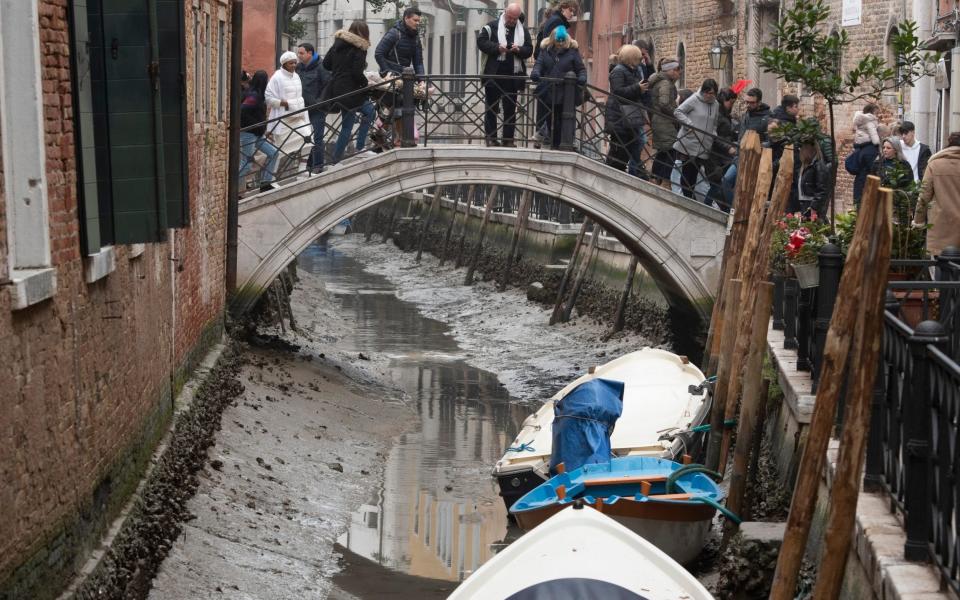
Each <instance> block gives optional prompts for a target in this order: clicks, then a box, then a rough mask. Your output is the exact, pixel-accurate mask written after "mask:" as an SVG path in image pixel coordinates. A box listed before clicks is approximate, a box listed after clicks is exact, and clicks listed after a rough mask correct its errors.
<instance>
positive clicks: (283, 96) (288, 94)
mask: <svg viewBox="0 0 960 600" xmlns="http://www.w3.org/2000/svg"><path fill="white" fill-rule="evenodd" d="M264 96H265V98H266V101H267V108H269V109H270V114H269V116H268V117H267V118H268V119H270V120H273V119H278V118H280V117H283V116H284V115H286V114H287V113H291V112H295V111H298V110H300V109H302V108H304V106H305V105H304V103H303V87H302V86H301V85H300V76H299V75H297V74H296V73H290V72H289V71H286V70H284V69H282V68H281V69H277V70H276V71H275V72H274V74H273V76H272V77H271V78H270V83H268V84H267V91H266V93H265V94H264ZM281 100H286V101H287V108H284V107H282V106H280V101H281ZM267 133H269V134H271V135H272V136H273V144H274V145H275V146H278V147H284V148H286V149H287V150H288V151H289V150H296V149H297V148H300V147H301V146H303V144H304V138H306V139H307V140H308V143H309V140H311V139H312V136H313V128H312V127H311V126H310V116H309V115H308V114H307V112H306V111H304V112H301V113H297V114H295V115H291V116H289V117H287V118H285V119H283V120H281V121H275V122H274V123H272V124H271V125H270V127H269V129H268V130H267Z"/></svg>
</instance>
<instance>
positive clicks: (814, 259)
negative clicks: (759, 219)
mask: <svg viewBox="0 0 960 600" xmlns="http://www.w3.org/2000/svg"><path fill="white" fill-rule="evenodd" d="M829 234H830V223H829V222H827V221H821V220H820V219H818V216H817V214H816V213H815V212H811V213H810V214H809V216H807V215H804V214H802V213H792V214H791V213H788V214H786V215H784V217H783V218H782V219H780V220H778V221H777V228H776V229H775V230H774V233H773V236H772V242H771V244H772V246H773V247H772V248H771V253H770V263H771V264H770V267H771V269H772V270H773V271H774V272H784V271H786V269H787V267H788V266H789V268H790V269H792V271H793V273H794V275H796V277H797V281H798V282H799V283H800V287H802V288H811V287H817V286H818V285H819V284H820V266H819V264H818V260H819V253H820V249H821V248H822V247H823V245H824V244H826V243H827V242H828V241H829V237H828V236H829ZM778 270H779V271H778Z"/></svg>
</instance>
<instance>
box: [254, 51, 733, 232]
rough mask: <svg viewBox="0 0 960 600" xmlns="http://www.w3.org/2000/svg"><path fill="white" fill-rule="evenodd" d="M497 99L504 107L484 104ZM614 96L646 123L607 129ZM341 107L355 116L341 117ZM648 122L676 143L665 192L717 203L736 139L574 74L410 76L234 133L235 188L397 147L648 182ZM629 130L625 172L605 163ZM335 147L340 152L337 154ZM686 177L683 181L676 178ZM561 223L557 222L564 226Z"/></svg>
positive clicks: (650, 162)
mask: <svg viewBox="0 0 960 600" xmlns="http://www.w3.org/2000/svg"><path fill="white" fill-rule="evenodd" d="M504 96H505V97H507V101H506V103H505V102H504V101H502V100H501V101H500V102H499V103H497V104H491V103H490V102H488V100H489V99H491V98H494V97H504ZM611 98H612V102H615V103H617V104H618V106H629V105H634V106H638V107H640V108H642V109H643V114H644V115H645V120H646V123H645V124H644V125H643V126H641V127H631V126H628V125H627V124H626V122H625V117H624V118H622V119H621V120H618V121H617V122H610V121H609V120H608V119H607V106H608V103H609V102H610V101H611ZM344 105H347V106H361V108H360V109H358V110H357V111H343V110H341V108H342V107H343V106H344ZM514 106H515V109H516V110H515V116H513V117H512V118H508V115H506V114H505V113H506V112H507V109H508V108H509V109H511V110H510V112H513V110H512V108H513V107H514ZM718 110H719V108H718ZM311 112H312V113H313V120H314V122H317V120H318V115H320V114H321V113H322V115H323V116H322V117H321V118H322V122H323V123H324V126H323V128H322V132H320V133H318V132H316V131H315V130H314V127H313V125H311V123H310V121H311V119H310V113H311ZM620 112H621V114H624V113H625V111H622V110H621V111H620ZM348 113H354V114H353V115H351V116H350V119H349V121H354V122H356V123H358V124H359V125H362V126H364V127H365V128H366V131H367V133H364V134H363V135H361V136H359V138H358V139H356V141H354V142H353V143H352V144H349V145H347V144H346V143H345V140H351V141H352V138H354V137H357V136H355V132H356V133H359V132H358V131H357V130H359V129H360V127H354V126H352V124H351V123H349V122H348V123H347V124H348V125H351V127H349V128H348V130H347V132H345V133H344V134H343V136H344V137H343V139H340V138H341V132H342V131H343V130H344V117H345V116H347V115H348ZM652 117H655V118H657V119H658V120H659V121H660V122H662V123H667V124H670V125H671V126H672V127H673V130H674V131H676V132H678V133H677V135H676V136H675V137H674V138H672V141H673V142H674V143H675V144H676V150H675V151H673V152H671V153H670V157H669V162H671V163H672V164H669V165H667V166H666V171H667V172H669V174H670V178H671V179H672V180H673V181H672V184H670V183H665V184H664V185H667V186H669V187H670V188H671V189H672V190H673V191H675V192H677V193H680V194H683V195H684V196H686V197H688V198H691V199H694V200H698V201H703V200H704V199H705V198H706V196H707V194H708V192H709V191H710V188H711V186H713V187H714V190H713V192H714V194H713V196H714V197H716V199H717V200H718V204H722V198H721V196H720V195H719V189H720V178H721V177H722V175H723V171H725V169H726V166H727V165H729V164H730V163H731V162H733V160H734V157H733V155H732V154H731V151H730V149H731V148H734V147H735V140H724V139H720V138H718V137H717V136H716V135H715V134H714V133H712V132H708V131H703V130H700V129H697V128H695V127H688V126H685V125H683V126H682V124H681V122H680V121H679V120H678V119H677V117H676V116H675V114H674V113H661V112H658V111H655V110H654V109H653V108H652V107H650V106H648V105H644V104H641V103H639V102H634V101H631V100H627V99H625V98H621V97H619V96H616V95H612V94H611V93H610V92H609V91H607V90H601V89H599V88H596V87H594V86H590V85H578V84H577V82H576V78H575V77H574V76H573V74H572V73H569V74H567V76H566V77H565V78H563V79H541V80H540V81H538V82H536V83H533V82H530V81H529V80H528V79H527V78H525V77H513V76H478V75H425V76H422V77H420V78H419V79H418V78H417V77H416V76H415V75H414V74H413V72H412V71H409V70H408V72H406V73H404V74H403V76H401V77H396V78H392V79H389V80H387V81H384V82H383V83H378V84H375V85H371V86H368V87H367V88H364V89H362V90H358V91H356V92H352V93H350V94H346V95H344V96H340V97H337V98H330V99H328V100H325V101H323V102H321V103H319V104H316V105H313V106H310V107H306V108H303V109H301V110H297V111H290V112H287V113H285V114H283V115H282V116H280V117H277V118H274V119H270V120H267V121H265V122H263V123H258V124H256V125H252V126H248V127H244V128H243V129H241V132H242V133H246V134H248V135H247V136H246V140H247V143H246V145H244V146H243V148H242V152H241V153H242V154H243V155H244V158H242V159H241V168H240V175H241V186H240V189H241V190H244V191H249V190H253V189H257V190H259V188H260V186H261V185H262V184H265V183H266V184H273V183H276V182H283V181H285V180H289V179H291V178H295V177H300V176H304V175H309V174H310V173H311V171H317V170H319V169H318V166H319V164H320V163H321V162H322V164H323V165H324V166H329V165H331V164H334V163H336V162H339V161H341V160H343V159H346V158H349V157H351V156H353V155H356V154H359V153H361V152H374V153H380V152H385V151H389V150H391V149H393V148H396V147H414V146H418V145H422V146H428V145H439V144H481V145H482V144H494V145H506V146H511V147H519V148H540V147H543V148H554V149H558V150H565V151H571V152H577V153H579V154H581V155H583V156H586V157H588V158H590V159H593V160H597V161H604V162H607V163H608V164H613V166H615V168H618V169H620V170H628V171H629V172H631V173H634V174H637V175H638V176H640V177H642V178H649V174H650V173H651V171H653V164H654V161H655V159H657V160H659V161H660V163H664V162H665V161H666V160H667V159H665V158H664V155H663V154H662V153H661V154H657V152H656V151H655V149H654V146H653V145H652V142H653V139H654V134H653V131H652V130H651V127H650V119H651V118H652ZM485 119H486V120H488V121H490V120H492V122H493V123H494V124H495V128H494V133H493V135H492V136H491V134H490V129H489V124H488V125H487V128H485V125H484V121H485ZM507 121H509V123H507ZM508 124H509V126H510V127H513V128H515V132H514V133H513V135H512V137H510V136H509V135H507V134H506V131H505V129H504V126H505V125H508ZM681 126H682V127H683V129H681ZM318 129H319V128H318ZM627 129H631V130H632V131H635V132H636V135H635V136H634V137H632V138H631V139H632V140H635V141H632V142H631V143H630V144H629V146H630V149H629V150H630V154H631V158H632V160H630V161H629V165H628V164H624V163H623V161H622V160H613V159H611V158H610V150H611V144H613V145H617V144H620V142H621V141H622V140H624V139H625V138H624V137H623V135H622V132H623V131H625V130H627ZM663 130H664V128H660V131H661V132H662V131H663ZM260 132H263V133H262V135H260ZM254 136H256V141H254ZM338 140H340V141H341V144H340V150H341V152H337V141H338ZM660 141H661V142H662V140H660ZM668 141H669V140H668ZM658 143H659V142H658ZM626 145H627V144H623V146H624V147H626ZM660 145H661V147H662V146H663V144H662V143H661V144H660ZM273 149H276V152H275V153H274V152H273V151H272V150H273ZM265 150H266V151H265ZM274 155H275V156H276V158H273V156H274ZM321 159H322V160H321ZM685 167H686V169H685ZM683 173H686V175H687V176H686V178H684V177H683V176H681V174H683ZM540 204H543V202H542V201H541V202H540ZM533 208H534V211H539V212H541V213H542V214H544V216H545V213H546V211H545V210H544V208H543V207H538V201H537V200H536V199H535V200H534V206H533ZM568 216H569V215H564V214H558V215H556V217H557V219H558V220H560V221H561V222H564V220H565V219H567V217H568ZM567 220H568V219H567Z"/></svg>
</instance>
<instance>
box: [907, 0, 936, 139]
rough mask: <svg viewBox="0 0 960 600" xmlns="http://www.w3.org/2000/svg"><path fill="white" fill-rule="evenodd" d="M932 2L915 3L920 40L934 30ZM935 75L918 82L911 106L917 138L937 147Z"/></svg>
mask: <svg viewBox="0 0 960 600" xmlns="http://www.w3.org/2000/svg"><path fill="white" fill-rule="evenodd" d="M932 4H933V3H932V2H925V1H923V0H918V1H916V2H914V3H913V15H912V18H913V21H914V22H915V23H916V24H917V37H918V38H919V39H920V41H921V42H922V41H925V40H929V39H930V36H931V35H932V34H933V30H932V27H931V25H932V13H931V6H932ZM933 84H934V82H933V77H924V78H922V79H921V80H920V81H918V82H917V85H916V87H914V88H913V90H912V91H911V92H910V106H911V112H913V119H912V120H913V124H914V125H916V126H917V139H919V140H920V141H922V142H924V143H925V144H929V145H930V146H931V147H935V144H936V139H937V138H936V134H935V132H934V130H933V128H934V125H935V124H936V122H937V119H936V111H935V109H934V108H933V99H934V98H935V97H936V94H935V93H934V92H933Z"/></svg>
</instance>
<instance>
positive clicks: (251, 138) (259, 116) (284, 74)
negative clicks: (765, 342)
mask: <svg viewBox="0 0 960 600" xmlns="http://www.w3.org/2000/svg"><path fill="white" fill-rule="evenodd" d="M578 10H579V6H578V3H577V1H576V0H559V1H558V2H556V3H555V5H554V6H553V7H552V8H550V9H548V10H547V11H546V13H545V15H544V18H543V21H542V22H541V23H540V27H539V28H538V31H537V35H536V38H535V39H534V37H533V36H532V35H531V32H530V30H529V29H528V28H527V27H526V25H525V17H524V14H523V11H522V8H521V6H520V4H519V3H510V4H508V5H507V6H506V8H505V9H504V10H503V11H502V12H501V14H500V15H499V16H498V17H497V18H496V19H493V20H492V21H490V22H489V23H488V24H486V25H485V26H483V27H482V28H481V29H480V31H479V33H478V36H477V48H478V50H479V52H480V67H479V70H480V77H481V85H482V87H483V93H484V107H483V108H484V112H483V131H484V136H485V141H486V144H487V145H488V146H504V147H514V146H516V142H517V140H516V128H517V113H518V101H519V96H520V94H521V93H522V92H523V90H524V89H525V86H526V80H527V77H528V74H527V71H528V67H530V63H532V68H530V71H529V79H530V80H532V82H533V83H534V95H535V97H536V117H535V118H536V121H535V146H536V147H540V145H541V144H543V145H549V146H550V147H552V148H559V147H560V146H561V140H562V139H563V131H562V128H563V126H564V121H563V105H564V94H565V93H567V92H568V91H569V90H568V88H567V87H566V86H564V85H562V82H564V80H565V78H568V77H569V76H570V74H573V77H574V79H575V82H576V86H575V92H574V93H575V98H574V102H575V103H576V104H577V105H580V104H581V103H582V102H583V101H584V96H585V94H586V90H585V84H586V83H587V69H586V66H585V65H584V60H583V57H582V56H581V55H580V51H579V46H578V44H577V41H576V40H575V39H573V37H572V35H571V31H570V25H571V21H572V20H573V19H574V18H575V17H576V16H577V13H578ZM421 18H422V16H421V13H420V11H419V10H418V9H417V8H416V7H409V8H407V9H405V10H404V12H403V15H402V18H401V19H399V20H398V21H397V23H396V24H395V26H394V27H392V28H391V29H390V30H388V31H387V33H386V34H385V35H384V36H383V39H381V40H380V42H379V43H378V44H377V45H376V49H375V51H374V58H375V59H376V62H377V64H378V66H379V70H380V73H379V75H380V76H381V77H382V78H392V77H396V76H399V75H401V74H402V73H403V71H404V69H406V68H412V69H413V71H414V73H415V75H416V77H417V78H418V80H419V79H422V78H423V76H424V74H425V69H424V64H423V47H422V44H421V42H420V37H419V35H418V28H419V25H420V20H421ZM334 40H335V41H334V43H333V45H332V46H331V47H330V49H329V50H328V51H327V53H326V54H325V55H324V56H323V57H321V56H320V55H319V54H318V52H317V51H316V49H315V48H314V47H313V46H312V45H311V44H309V43H302V44H300V45H299V46H298V47H297V51H296V52H285V53H284V54H283V55H282V56H281V57H280V67H281V68H280V69H279V70H278V71H276V72H275V73H274V74H273V76H272V77H268V76H267V74H266V72H264V71H257V72H256V73H254V74H253V76H252V77H249V78H248V79H246V81H244V92H243V97H242V102H241V124H242V126H243V127H244V128H245V130H244V131H243V132H242V133H241V155H242V161H241V168H240V175H241V177H243V176H244V175H246V174H247V173H248V172H249V171H250V169H251V166H252V161H253V156H254V154H255V153H256V152H258V151H259V152H262V153H263V155H264V156H265V157H266V164H265V168H263V169H262V175H261V178H260V185H261V188H268V187H271V186H272V181H273V179H274V177H275V173H276V170H277V161H278V159H279V158H280V157H281V155H283V154H287V152H286V151H285V150H284V146H285V145H286V144H287V143H292V144H295V145H296V147H298V148H299V147H300V146H302V145H303V141H304V140H305V139H306V140H311V141H312V148H311V151H310V153H309V155H308V156H307V157H306V159H307V169H308V170H309V171H310V172H312V173H317V172H320V171H322V170H323V168H324V143H323V136H324V130H325V127H326V120H327V116H328V115H329V114H331V113H339V114H340V115H341V128H340V132H339V135H338V137H337V140H336V143H335V146H334V149H333V154H332V158H333V161H334V162H337V161H339V160H341V159H342V157H343V156H344V155H345V152H346V150H347V147H348V145H349V143H350V140H351V138H352V136H353V129H354V126H355V125H357V123H358V122H359V127H358V129H357V135H356V142H355V147H356V150H357V151H363V149H364V148H365V146H366V144H367V140H368V136H369V134H370V130H371V127H372V126H373V124H374V123H378V124H382V123H381V122H380V121H378V120H377V116H378V111H377V110H376V107H375V105H374V103H373V102H372V101H371V94H370V92H371V83H372V82H377V81H383V79H379V80H378V79H376V77H374V78H371V74H370V73H367V72H365V69H366V64H367V53H368V50H369V48H370V46H371V43H370V32H369V28H368V26H367V24H366V23H365V22H364V21H355V22H353V24H351V25H350V27H349V28H348V29H346V30H340V31H337V32H336V34H335V36H334ZM651 53H652V47H651V45H650V44H649V43H647V42H645V41H643V40H636V41H634V42H633V43H631V44H626V45H624V46H622V47H621V48H620V49H619V51H618V52H617V53H616V54H614V55H612V56H611V57H610V60H609V65H610V71H609V82H610V86H609V96H608V98H607V100H606V103H605V106H604V122H605V132H606V133H607V134H608V137H609V144H608V152H607V156H606V164H608V165H609V166H611V167H613V168H616V169H618V170H622V171H626V172H628V173H629V174H631V175H635V176H637V177H639V178H642V179H645V180H649V181H652V182H654V183H657V184H659V185H662V186H664V187H667V188H668V189H672V190H673V191H675V192H677V193H682V194H684V195H685V196H687V197H689V198H698V199H702V201H703V202H704V203H706V204H708V205H713V206H716V207H718V208H720V209H721V210H724V211H729V210H730V207H731V205H732V203H733V196H734V190H735V186H736V179H737V163H738V149H739V146H740V141H741V139H742V137H743V136H744V134H746V132H748V131H754V132H756V133H757V135H758V136H759V139H760V141H761V143H762V144H763V145H764V146H766V147H769V148H771V150H772V155H773V164H774V169H778V168H779V164H780V159H781V157H782V156H783V152H784V150H785V148H786V147H787V142H786V141H785V138H784V137H783V136H781V135H778V132H777V130H778V129H779V128H781V127H783V126H784V125H786V124H793V125H796V124H798V120H799V119H801V115H800V112H801V108H800V99H799V98H798V97H797V96H795V95H792V94H787V95H784V96H783V97H782V100H781V101H780V103H779V105H777V106H775V107H773V108H771V107H770V106H769V105H768V104H766V103H764V101H763V98H764V93H763V90H761V89H760V88H757V87H752V88H751V87H748V86H749V83H750V82H749V81H743V80H741V81H739V82H737V83H736V84H734V85H732V86H730V87H724V88H721V87H720V86H719V85H718V84H717V82H716V81H715V80H713V79H705V80H704V81H702V82H701V84H700V86H699V87H698V88H697V89H695V90H689V89H678V86H677V82H678V81H679V80H680V79H681V76H682V74H683V73H682V71H683V66H682V64H681V63H680V62H679V61H678V60H677V59H676V58H673V57H666V58H661V59H660V60H659V61H658V62H657V64H656V66H654V64H653V61H652V60H651ZM374 75H375V74H374ZM390 89H391V90H393V89H394V88H390ZM382 96H383V97H382V98H381V99H380V100H379V101H380V103H381V105H382V106H384V105H385V106H387V107H388V108H390V111H389V117H386V118H385V120H386V121H387V123H386V124H382V126H384V127H392V128H393V139H394V140H395V142H397V143H398V142H399V140H400V139H401V137H402V136H401V135H400V123H401V117H402V110H403V108H402V103H401V102H400V100H399V98H398V97H397V95H396V93H395V91H389V92H388V93H386V94H384V95H382ZM737 102H740V104H741V105H742V112H740V114H739V115H737V114H736V113H735V112H734V107H735V105H736V104H737ZM878 112H879V109H878V107H877V106H876V105H874V104H868V105H866V106H865V107H864V108H863V109H862V110H861V111H859V112H857V113H856V115H855V116H854V119H853V124H852V125H853V127H852V131H853V134H854V139H853V142H854V144H853V151H852V152H851V154H850V155H849V156H848V157H847V158H846V160H845V161H844V166H845V168H846V169H847V171H848V172H849V173H850V174H851V175H853V176H854V184H853V198H854V203H855V205H857V206H859V202H860V199H861V197H862V194H863V187H864V183H865V181H866V177H867V176H868V175H870V174H876V175H878V176H879V177H880V178H881V180H882V184H883V185H884V186H888V187H891V188H894V189H897V190H906V189H908V188H909V187H910V186H911V185H914V184H917V185H919V183H920V182H924V185H923V187H922V190H923V191H922V193H921V202H920V204H921V206H920V207H919V208H918V215H919V216H918V219H919V221H918V225H920V224H922V223H925V222H926V221H925V220H926V218H927V217H928V215H931V214H936V213H938V212H939V213H940V214H941V220H942V221H945V222H951V223H957V222H960V215H955V214H953V212H956V210H957V209H956V208H955V207H954V208H948V209H947V211H946V213H944V212H943V211H944V206H945V205H947V204H949V205H950V206H953V205H956V204H960V199H958V198H957V194H955V193H953V192H945V191H943V190H950V189H951V187H950V186H954V188H953V189H954V191H957V190H956V188H960V183H958V182H957V181H956V179H957V178H958V177H960V175H957V173H958V171H956V170H954V171H950V170H949V169H950V167H949V166H948V165H950V166H954V167H956V166H960V150H958V149H957V146H958V144H960V134H953V135H951V137H950V142H949V147H948V148H947V149H946V150H944V151H943V152H941V153H939V154H938V155H936V157H935V158H936V160H935V159H934V157H933V155H932V152H931V149H930V148H929V146H927V145H926V144H924V143H922V142H920V141H919V140H917V139H916V127H915V126H914V125H913V123H910V122H909V121H904V122H902V123H897V124H894V125H892V126H888V125H885V124H883V123H881V122H880V118H879V115H878ZM267 120H269V123H268V124H265V123H264V121H267ZM808 121H809V124H810V125H812V126H813V129H814V130H815V131H816V132H817V133H816V135H815V136H814V138H815V139H807V141H805V142H804V143H802V144H799V147H797V148H795V149H794V152H795V155H794V173H793V185H792V186H791V195H790V199H789V203H788V211H789V212H801V213H823V212H824V211H825V210H826V208H827V207H826V203H827V199H828V197H829V195H830V194H829V193H828V191H829V188H830V186H831V185H832V178H831V174H832V170H833V168H834V167H835V165H834V162H835V160H836V157H835V156H834V152H833V146H832V144H831V143H830V140H829V138H828V137H827V136H826V135H825V134H823V133H821V132H820V131H819V126H818V125H817V121H816V119H815V118H809V119H808ZM291 140H292V142H291ZM647 148H649V152H650V154H652V156H651V158H650V160H646V159H645V158H644V149H647ZM933 164H936V165H937V166H936V168H934V169H933V170H930V168H929V167H930V165H933ZM648 167H649V170H648ZM928 174H929V175H930V177H929V178H925V175H928ZM947 194H950V196H949V201H948V202H944V199H945V198H946V197H947V196H946V195H947ZM951 211H953V212H951ZM932 220H935V219H932ZM933 237H934V239H936V237H937V236H936V234H934V235H933ZM947 237H949V236H947ZM950 239H952V238H950Z"/></svg>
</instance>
